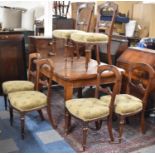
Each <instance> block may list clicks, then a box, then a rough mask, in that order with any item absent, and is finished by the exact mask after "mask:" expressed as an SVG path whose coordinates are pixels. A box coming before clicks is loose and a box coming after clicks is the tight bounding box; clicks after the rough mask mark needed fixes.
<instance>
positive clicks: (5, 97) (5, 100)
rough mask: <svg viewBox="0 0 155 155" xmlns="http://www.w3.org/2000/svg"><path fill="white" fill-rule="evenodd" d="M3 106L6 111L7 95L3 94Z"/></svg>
mask: <svg viewBox="0 0 155 155" xmlns="http://www.w3.org/2000/svg"><path fill="white" fill-rule="evenodd" d="M4 104H5V110H7V95H6V94H4Z"/></svg>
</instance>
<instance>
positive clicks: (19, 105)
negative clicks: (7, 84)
mask: <svg viewBox="0 0 155 155" xmlns="http://www.w3.org/2000/svg"><path fill="white" fill-rule="evenodd" d="M8 98H9V101H10V104H11V105H12V106H13V107H14V108H16V109H18V110H20V111H30V110H33V109H36V108H41V107H44V106H45V105H46V104H47V96H46V95H45V94H43V93H41V92H38V91H19V92H14V93H9V94H8Z"/></svg>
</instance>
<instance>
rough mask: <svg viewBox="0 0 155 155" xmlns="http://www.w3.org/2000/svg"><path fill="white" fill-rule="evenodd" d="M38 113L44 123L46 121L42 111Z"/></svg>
mask: <svg viewBox="0 0 155 155" xmlns="http://www.w3.org/2000/svg"><path fill="white" fill-rule="evenodd" d="M38 113H39V115H40V118H41V120H42V121H44V120H45V119H44V115H43V112H42V110H38Z"/></svg>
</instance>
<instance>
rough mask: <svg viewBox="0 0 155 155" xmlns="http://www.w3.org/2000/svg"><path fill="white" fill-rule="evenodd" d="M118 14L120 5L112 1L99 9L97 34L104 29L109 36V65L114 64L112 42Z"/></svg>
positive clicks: (99, 6) (101, 5)
mask: <svg viewBox="0 0 155 155" xmlns="http://www.w3.org/2000/svg"><path fill="white" fill-rule="evenodd" d="M117 12H118V5H117V4H116V3H114V2H111V1H109V2H105V3H103V4H100V5H98V8H97V22H96V32H100V31H101V30H103V29H104V30H105V31H104V33H105V34H107V35H108V44H107V55H108V63H109V64H112V58H111V40H112V33H113V29H114V22H115V18H116V15H117Z"/></svg>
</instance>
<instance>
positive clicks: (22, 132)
mask: <svg viewBox="0 0 155 155" xmlns="http://www.w3.org/2000/svg"><path fill="white" fill-rule="evenodd" d="M20 122H21V138H22V139H24V136H25V133H24V127H25V117H24V113H20Z"/></svg>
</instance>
